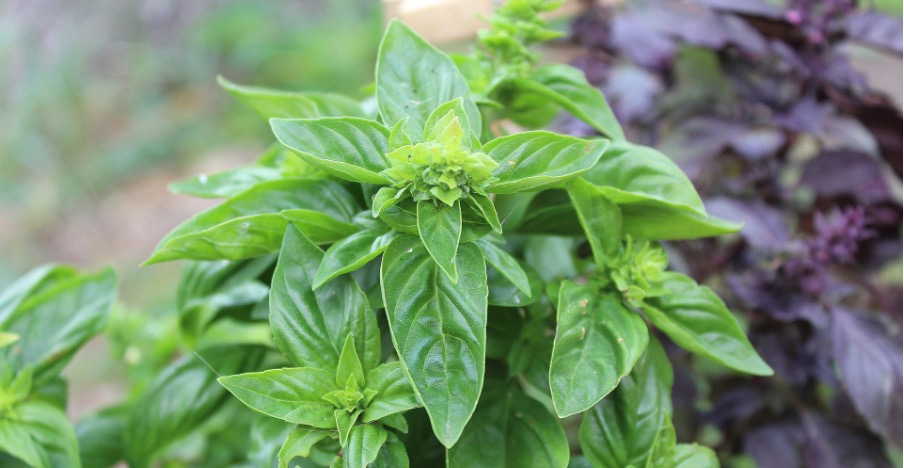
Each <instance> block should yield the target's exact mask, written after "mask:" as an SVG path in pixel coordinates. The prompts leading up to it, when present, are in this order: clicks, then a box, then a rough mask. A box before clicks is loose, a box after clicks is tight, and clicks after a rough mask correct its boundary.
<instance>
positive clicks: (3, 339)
mask: <svg viewBox="0 0 904 468" xmlns="http://www.w3.org/2000/svg"><path fill="white" fill-rule="evenodd" d="M17 341H19V335H17V334H15V333H7V332H2V331H0V349H3V348H5V347H7V346H9V345H11V344H13V343H15V342H17Z"/></svg>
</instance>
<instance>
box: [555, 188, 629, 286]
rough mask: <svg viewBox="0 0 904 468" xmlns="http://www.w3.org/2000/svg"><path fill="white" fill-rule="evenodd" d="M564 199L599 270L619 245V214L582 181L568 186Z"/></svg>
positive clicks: (604, 198)
mask: <svg viewBox="0 0 904 468" xmlns="http://www.w3.org/2000/svg"><path fill="white" fill-rule="evenodd" d="M568 196H569V197H570V198H571V203H572V204H573V206H574V208H575V211H577V214H578V220H579V221H580V222H581V227H582V228H584V234H585V235H586V236H587V241H589V242H590V248H591V250H592V251H593V260H594V262H595V263H596V265H597V268H599V269H602V268H603V266H604V265H606V259H607V258H608V257H610V256H612V255H615V254H616V253H617V252H618V249H619V245H620V243H621V238H622V217H621V210H619V208H618V206H617V205H615V203H612V202H611V201H610V200H609V199H608V198H606V196H605V195H603V193H602V192H601V191H600V190H599V189H597V187H595V186H594V185H593V184H590V183H589V182H586V181H584V180H583V179H574V180H572V181H571V182H569V183H568Z"/></svg>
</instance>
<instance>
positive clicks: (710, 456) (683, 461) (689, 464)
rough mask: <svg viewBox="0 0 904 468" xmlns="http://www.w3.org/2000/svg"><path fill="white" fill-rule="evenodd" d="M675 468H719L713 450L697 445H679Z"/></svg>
mask: <svg viewBox="0 0 904 468" xmlns="http://www.w3.org/2000/svg"><path fill="white" fill-rule="evenodd" d="M672 466H673V467H674V468H719V459H718V457H716V453H715V452H713V449H711V448H709V447H705V446H703V445H697V444H678V445H677V446H676V447H675V459H674V461H673V465H672Z"/></svg>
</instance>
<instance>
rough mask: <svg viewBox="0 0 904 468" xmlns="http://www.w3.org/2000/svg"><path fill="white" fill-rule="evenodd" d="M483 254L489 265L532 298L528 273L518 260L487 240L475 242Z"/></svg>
mask: <svg viewBox="0 0 904 468" xmlns="http://www.w3.org/2000/svg"><path fill="white" fill-rule="evenodd" d="M475 244H477V246H478V247H480V250H481V251H482V252H483V256H484V258H486V260H487V263H489V264H490V265H492V266H493V268H495V269H496V271H498V272H499V273H502V276H504V277H506V278H507V279H508V280H509V281H511V282H512V284H514V285H515V287H517V288H518V289H520V290H521V292H523V293H524V294H525V295H526V296H527V297H531V287H530V281H528V278H527V273H525V272H524V270H523V269H522V268H521V266H520V265H518V260H517V259H516V258H515V257H512V256H511V255H510V254H509V253H508V252H506V251H505V250H502V249H501V248H499V247H497V246H495V245H494V244H493V243H492V242H490V241H489V240H487V239H486V238H483V239H480V240H478V241H477V242H475Z"/></svg>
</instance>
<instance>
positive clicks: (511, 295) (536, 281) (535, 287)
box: [478, 243, 546, 307]
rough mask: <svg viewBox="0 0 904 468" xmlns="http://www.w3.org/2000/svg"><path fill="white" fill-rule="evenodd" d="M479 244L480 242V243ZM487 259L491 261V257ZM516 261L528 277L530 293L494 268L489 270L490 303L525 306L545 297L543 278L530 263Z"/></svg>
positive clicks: (488, 298) (503, 305) (504, 305)
mask: <svg viewBox="0 0 904 468" xmlns="http://www.w3.org/2000/svg"><path fill="white" fill-rule="evenodd" d="M478 245H480V244H479V243H478ZM484 255H486V254H484ZM487 261H488V262H489V258H488V259H487ZM516 261H517V262H518V267H519V268H521V271H522V272H524V275H525V277H526V278H527V285H528V288H529V290H530V294H527V295H525V293H524V292H523V291H522V290H521V289H519V288H518V287H517V286H515V284H514V283H512V280H510V279H508V278H506V277H505V275H503V274H502V273H497V272H498V271H499V270H497V269H495V268H494V269H493V271H487V286H488V287H489V289H490V293H489V296H488V297H487V301H488V302H489V303H490V305H495V306H502V307H524V306H528V305H531V304H534V303H536V302H538V301H539V300H540V299H542V298H543V288H544V287H545V286H546V285H545V284H544V283H543V278H541V277H540V275H539V274H538V273H537V271H536V270H534V269H533V268H532V267H531V266H530V265H528V264H526V263H524V262H523V261H521V260H518V259H516Z"/></svg>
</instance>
